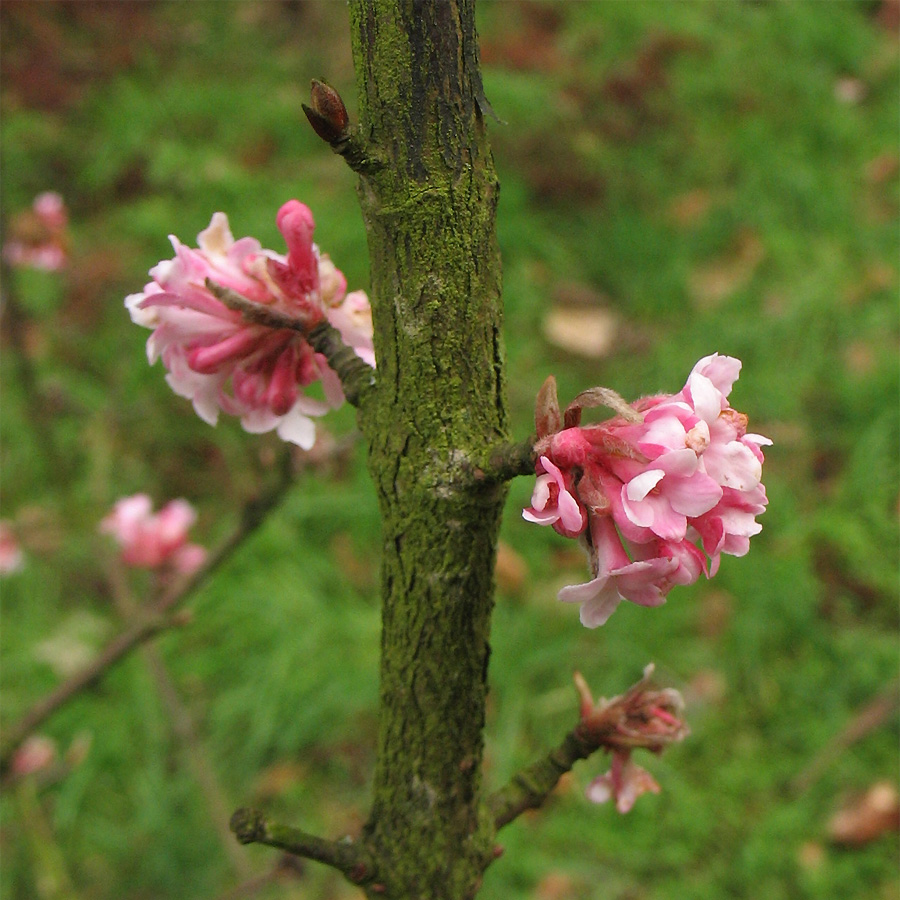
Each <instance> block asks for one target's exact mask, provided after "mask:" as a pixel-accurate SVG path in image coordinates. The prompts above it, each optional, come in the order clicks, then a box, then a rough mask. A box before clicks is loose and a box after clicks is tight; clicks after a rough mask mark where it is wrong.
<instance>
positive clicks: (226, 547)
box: [0, 452, 292, 776]
mask: <svg viewBox="0 0 900 900" xmlns="http://www.w3.org/2000/svg"><path fill="white" fill-rule="evenodd" d="M291 478H292V473H291V469H290V454H289V452H286V453H285V456H284V462H283V465H282V466H281V471H280V474H279V477H278V480H277V481H276V483H275V484H273V485H272V486H271V487H269V488H268V489H266V490H265V491H263V492H262V493H261V494H260V495H259V496H258V497H255V498H254V499H252V500H250V501H249V502H248V503H247V504H246V505H245V506H244V509H243V512H242V516H241V520H240V522H239V524H238V525H237V527H236V528H235V530H234V531H233V532H232V534H231V535H230V536H229V537H228V538H227V539H226V540H225V541H224V542H223V543H222V544H221V545H220V546H219V548H218V549H217V550H215V551H214V552H213V553H211V554H210V555H209V556H208V557H207V560H206V562H205V563H204V564H203V566H201V567H200V568H199V569H198V570H197V571H196V572H194V573H193V574H192V575H190V576H188V577H186V578H182V579H180V580H179V581H177V582H174V583H173V584H172V585H171V586H170V587H169V589H168V590H167V591H165V592H164V593H163V595H162V596H161V597H160V598H159V599H158V600H157V601H156V603H154V604H153V605H152V606H151V607H150V608H149V609H148V610H147V611H146V613H145V614H144V615H143V616H142V617H141V618H140V619H139V620H138V621H136V622H134V623H133V624H132V625H129V626H128V627H127V628H125V629H124V630H123V631H121V632H120V633H119V634H118V635H116V636H115V637H114V638H113V639H112V640H111V641H110V642H109V643H108V644H107V645H106V647H105V648H104V649H103V650H102V651H101V652H100V654H99V655H98V656H97V658H96V659H95V660H94V661H93V662H92V663H90V664H89V665H88V666H87V667H86V668H84V669H83V670H82V671H81V672H78V673H76V674H75V675H73V676H72V677H71V678H70V679H69V680H68V681H65V682H63V683H62V684H60V685H59V686H58V687H57V688H56V689H55V690H53V691H51V692H50V693H49V694H47V696H46V697H44V698H43V699H41V700H39V701H38V702H37V703H36V704H35V705H34V706H32V707H31V709H30V710H29V711H28V712H27V713H25V715H24V716H22V718H21V719H20V720H19V721H18V722H15V723H14V724H13V725H11V726H10V727H8V728H6V729H4V734H3V739H2V743H0V776H2V775H5V774H6V772H7V770H8V768H9V766H10V763H11V762H12V758H13V754H14V753H15V751H16V749H17V748H18V747H19V745H20V744H21V743H22V741H24V740H25V738H26V737H28V735H29V734H31V733H32V732H33V731H34V730H35V729H36V728H37V727H38V726H39V725H41V724H43V722H45V721H46V720H47V719H48V718H49V717H50V716H51V715H53V713H55V712H56V711H57V710H58V709H59V708H60V707H61V706H63V705H64V704H65V703H67V702H68V701H69V700H71V699H72V697H74V696H75V695H76V694H78V693H80V692H81V691H83V690H85V689H86V688H88V687H90V686H91V685H93V684H95V683H96V682H97V681H99V680H100V679H101V678H102V677H103V676H104V675H105V674H106V673H107V671H109V669H111V668H112V667H113V666H114V665H115V664H116V663H117V662H119V660H121V659H122V658H123V657H125V656H127V655H128V654H129V653H130V652H131V651H132V650H133V649H134V648H135V647H137V646H139V645H140V644H143V643H144V642H145V641H148V640H149V639H150V638H152V637H153V636H154V635H156V634H159V632H161V631H165V630H166V629H167V628H171V627H172V626H173V625H180V624H184V622H185V617H184V616H183V615H180V614H174V615H173V610H175V608H176V607H177V606H178V605H179V604H181V603H182V602H183V601H184V600H185V599H187V597H189V596H190V595H191V594H192V593H193V592H194V591H195V590H196V589H197V588H198V587H199V586H200V585H201V584H203V583H204V582H205V581H206V580H207V579H208V578H209V577H210V576H211V575H212V574H213V572H215V571H216V569H218V568H219V566H221V565H222V564H223V563H224V562H225V561H226V560H227V559H229V558H230V557H231V555H232V554H233V553H234V552H235V550H237V548H238V547H240V546H241V544H243V542H244V541H245V540H246V539H247V538H248V537H249V536H250V535H251V534H252V533H253V532H254V531H256V529H257V528H258V527H259V526H260V525H261V524H262V523H263V522H264V521H265V518H266V516H267V515H268V514H269V513H270V512H271V511H272V510H273V509H274V508H275V507H276V506H277V505H278V503H279V502H280V501H281V499H282V497H283V496H284V494H285V491H286V489H287V487H288V485H289V484H290V480H291Z"/></svg>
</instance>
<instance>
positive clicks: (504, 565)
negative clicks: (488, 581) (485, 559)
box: [495, 541, 528, 594]
mask: <svg viewBox="0 0 900 900" xmlns="http://www.w3.org/2000/svg"><path fill="white" fill-rule="evenodd" d="M495 575H496V578H497V587H499V588H500V590H501V591H502V592H503V593H504V594H519V593H521V591H522V587H523V585H524V584H525V579H526V578H528V565H527V563H526V562H525V560H524V559H523V558H522V557H521V556H520V555H519V554H518V553H516V551H515V550H513V548H512V547H510V546H509V544H507V543H506V542H505V541H500V543H499V544H498V545H497V564H496V568H495Z"/></svg>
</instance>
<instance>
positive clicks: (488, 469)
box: [472, 436, 537, 484]
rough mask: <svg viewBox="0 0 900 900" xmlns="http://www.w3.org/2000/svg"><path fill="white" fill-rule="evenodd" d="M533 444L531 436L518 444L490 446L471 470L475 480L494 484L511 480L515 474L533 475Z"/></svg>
mask: <svg viewBox="0 0 900 900" xmlns="http://www.w3.org/2000/svg"><path fill="white" fill-rule="evenodd" d="M534 444H535V438H534V437H533V436H532V437H530V438H529V439H528V440H527V441H522V442H521V443H519V444H510V443H503V444H497V445H495V446H494V447H491V448H490V450H489V452H488V456H487V458H486V459H485V460H484V462H483V463H482V464H481V465H480V466H477V467H475V468H474V470H473V473H472V475H473V477H474V479H475V481H477V482H481V483H484V484H496V483H499V482H503V481H512V479H513V478H515V477H516V476H517V475H534V464H535V460H536V459H537V454H536V453H535V450H534Z"/></svg>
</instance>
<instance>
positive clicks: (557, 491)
mask: <svg viewBox="0 0 900 900" xmlns="http://www.w3.org/2000/svg"><path fill="white" fill-rule="evenodd" d="M538 469H543V474H541V473H538V478H537V482H536V484H535V486H534V493H533V494H532V495H531V506H530V507H529V508H528V509H526V510H523V512H522V518H523V519H525V520H526V521H528V522H535V523H537V524H538V525H552V526H553V527H554V528H555V529H556V530H557V531H558V532H559V533H560V534H562V535H565V536H566V537H577V536H578V535H579V534H581V532H582V531H584V529H585V527H586V525H587V514H586V513H585V511H584V510H583V509H582V508H581V505H580V504H579V502H578V501H577V500H576V499H575V497H574V496H573V495H572V494H571V493H570V491H569V489H568V488H567V487H566V483H565V479H564V478H563V475H562V472H560V470H559V469H558V468H557V467H556V466H555V465H553V463H552V462H550V460H549V459H548V458H547V457H546V456H542V457H541V458H540V459H539V460H538Z"/></svg>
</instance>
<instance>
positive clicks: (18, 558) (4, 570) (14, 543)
mask: <svg viewBox="0 0 900 900" xmlns="http://www.w3.org/2000/svg"><path fill="white" fill-rule="evenodd" d="M24 565H25V558H24V556H23V555H22V548H21V547H20V546H19V541H18V540H17V538H16V536H15V534H14V533H13V530H12V528H10V526H9V523H8V522H5V521H2V520H0V577H2V576H4V575H12V574H13V573H15V572H18V571H20V570H21V569H22V567H23V566H24Z"/></svg>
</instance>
